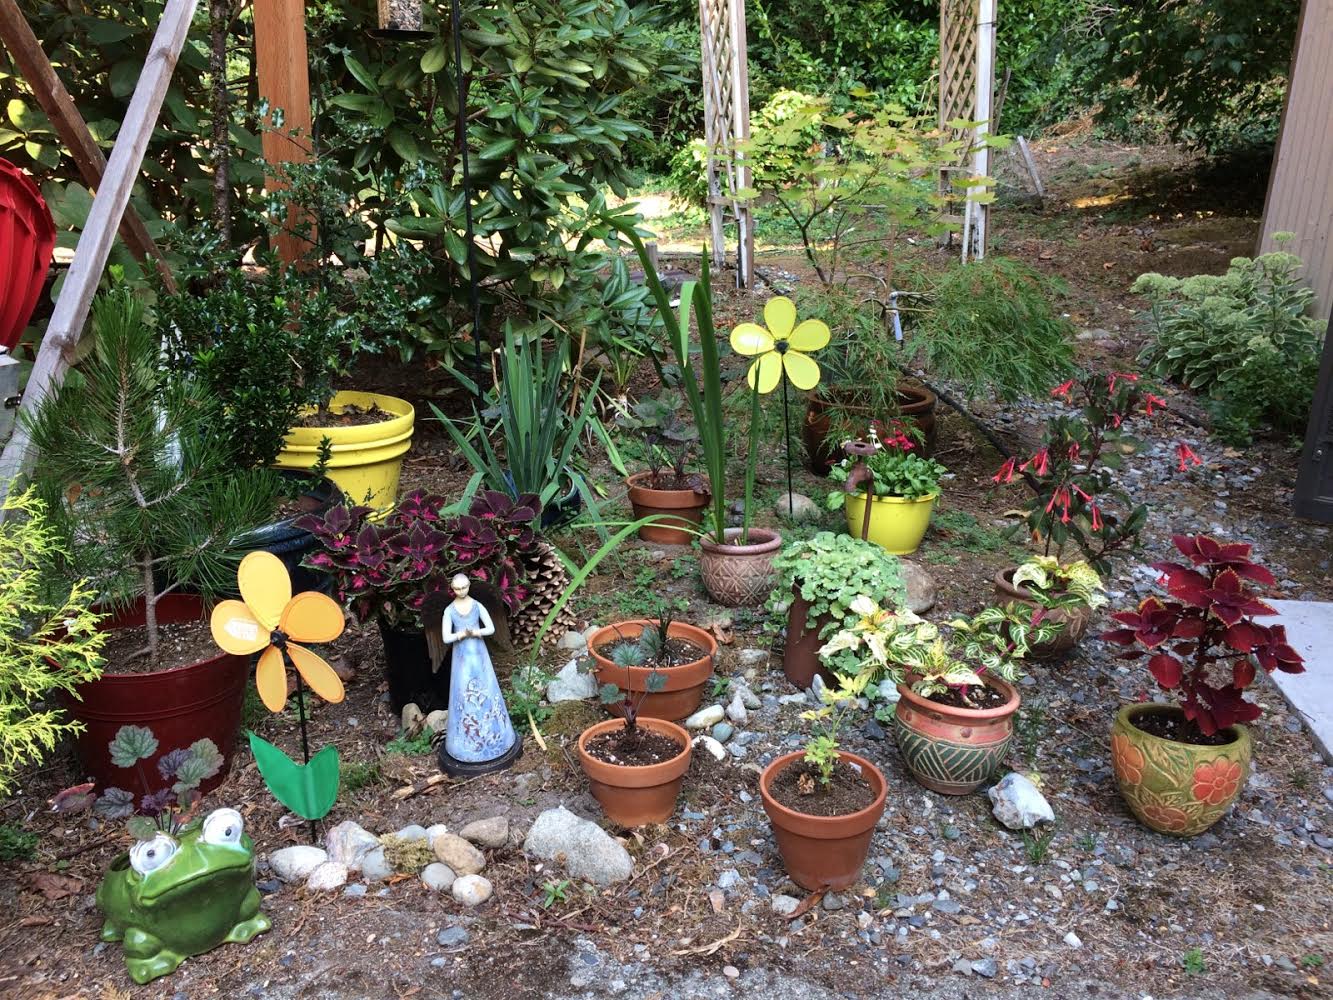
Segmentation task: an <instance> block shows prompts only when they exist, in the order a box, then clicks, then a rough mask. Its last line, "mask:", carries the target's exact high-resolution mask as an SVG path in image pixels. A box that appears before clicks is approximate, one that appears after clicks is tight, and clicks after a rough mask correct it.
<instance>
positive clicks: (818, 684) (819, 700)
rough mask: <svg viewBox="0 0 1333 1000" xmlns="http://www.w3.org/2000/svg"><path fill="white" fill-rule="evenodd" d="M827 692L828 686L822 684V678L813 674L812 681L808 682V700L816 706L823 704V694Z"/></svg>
mask: <svg viewBox="0 0 1333 1000" xmlns="http://www.w3.org/2000/svg"><path fill="white" fill-rule="evenodd" d="M827 690H828V685H827V684H825V683H824V678H823V677H821V676H820V675H819V674H815V676H814V679H813V680H812V681H810V700H811V701H812V702H814V703H815V704H816V705H822V704H824V692H825V691H827Z"/></svg>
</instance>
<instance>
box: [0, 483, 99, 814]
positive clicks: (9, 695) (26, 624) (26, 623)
mask: <svg viewBox="0 0 1333 1000" xmlns="http://www.w3.org/2000/svg"><path fill="white" fill-rule="evenodd" d="M3 512H4V514H5V520H4V521H3V522H0V796H3V795H7V794H8V793H9V792H11V791H12V790H13V782H14V776H15V774H16V773H17V772H18V769H19V768H20V767H21V766H23V765H24V764H30V763H36V762H37V761H40V760H41V759H42V758H43V757H44V756H45V755H46V754H47V753H50V752H51V751H52V750H54V749H55V746H56V742H57V741H58V740H59V739H60V738H61V737H62V736H65V735H66V734H69V733H74V732H77V731H78V729H79V723H77V722H72V721H66V720H65V718H64V717H63V715H62V713H61V712H60V710H59V709H57V708H54V707H52V701H53V699H54V698H55V697H57V696H58V695H60V694H67V695H68V694H73V692H74V689H75V688H76V687H77V686H78V685H80V684H86V683H87V682H89V681H93V680H96V679H97V678H98V677H100V676H101V674H102V668H101V658H100V656H99V650H100V649H101V648H102V643H103V642H105V641H106V634H105V633H104V632H99V631H98V629H97V621H98V616H97V615H96V614H95V613H93V612H92V611H91V610H90V606H91V605H92V603H93V600H94V599H95V597H96V594H95V593H94V591H93V590H92V589H91V588H90V587H88V586H87V584H86V583H84V582H82V581H81V582H78V583H76V584H74V586H73V587H66V588H61V590H60V591H59V592H55V593H53V584H54V580H53V569H54V564H55V562H56V561H57V560H58V559H59V558H60V557H62V556H63V555H64V554H65V553H64V550H63V548H62V543H61V541H60V536H59V532H58V531H57V530H56V528H55V526H54V525H53V524H52V523H51V521H50V520H49V519H48V518H47V514H46V505H45V504H43V503H42V501H41V500H40V499H38V498H37V496H36V495H35V493H34V492H33V491H32V490H31V489H29V490H25V491H24V492H21V493H14V492H11V493H9V494H8V495H7V496H6V497H5V500H4V503H3ZM57 595H58V596H57Z"/></svg>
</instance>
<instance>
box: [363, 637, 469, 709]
mask: <svg viewBox="0 0 1333 1000" xmlns="http://www.w3.org/2000/svg"><path fill="white" fill-rule="evenodd" d="M379 627H380V638H381V640H383V642H384V676H385V678H386V679H387V680H388V682H389V701H390V702H391V703H392V704H393V710H394V711H395V712H399V713H401V712H402V710H403V706H404V705H407V704H409V703H415V704H416V706H417V707H418V708H420V709H421V711H422V712H424V713H427V714H429V713H430V712H433V711H435V710H436V709H437V708H440V709H448V707H449V677H450V673H451V664H450V660H449V651H448V650H447V649H446V650H445V654H444V659H443V660H442V661H441V662H440V669H439V670H432V669H431V665H430V650H429V648H428V647H427V645H426V633H425V632H424V631H423V630H421V629H419V628H410V627H406V626H402V625H392V624H390V623H389V622H387V621H385V620H384V619H383V618H381V619H379Z"/></svg>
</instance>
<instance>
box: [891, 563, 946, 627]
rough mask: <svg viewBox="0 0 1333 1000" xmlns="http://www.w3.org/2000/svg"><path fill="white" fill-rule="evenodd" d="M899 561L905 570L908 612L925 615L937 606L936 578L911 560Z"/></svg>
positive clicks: (904, 579) (904, 581) (904, 580)
mask: <svg viewBox="0 0 1333 1000" xmlns="http://www.w3.org/2000/svg"><path fill="white" fill-rule="evenodd" d="M899 561H900V562H901V563H902V568H903V583H904V584H906V586H907V610H909V611H911V612H912V613H914V614H918V615H924V614H925V613H926V612H927V611H929V610H930V609H931V608H933V607H934V606H935V600H936V593H937V591H936V587H935V578H934V577H933V576H931V575H930V574H929V573H928V572H926V570H925V569H923V568H922V567H921V566H920V565H919V564H918V563H915V562H913V561H912V560H911V559H902V560H899Z"/></svg>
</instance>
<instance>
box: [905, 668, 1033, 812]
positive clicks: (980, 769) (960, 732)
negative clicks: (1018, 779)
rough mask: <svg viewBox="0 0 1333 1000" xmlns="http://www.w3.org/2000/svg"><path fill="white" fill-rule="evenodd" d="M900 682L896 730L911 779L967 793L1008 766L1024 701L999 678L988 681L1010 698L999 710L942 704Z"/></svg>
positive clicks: (938, 788)
mask: <svg viewBox="0 0 1333 1000" xmlns="http://www.w3.org/2000/svg"><path fill="white" fill-rule="evenodd" d="M912 680H913V678H908V683H905V684H899V685H898V694H899V695H900V696H901V698H900V699H899V701H898V706H897V710H896V711H895V712H894V713H893V733H894V736H895V738H896V739H897V741H898V749H899V750H900V751H902V755H903V760H904V762H906V764H907V769H908V770H909V771H911V772H912V777H913V778H915V779H916V780H917V781H919V782H920V783H921V784H923V785H925V786H926V787H927V788H929V789H930V790H931V791H933V792H940V793H942V794H944V795H968V794H970V793H971V792H975V791H976V790H977V789H978V788H980V787H981V786H982V785H984V784H987V783H988V782H990V781H991V780H992V779H993V778H994V777H995V776H996V774H997V773H998V772H999V771H1000V769H1001V767H1002V766H1003V764H1004V756H1005V754H1006V753H1008V751H1009V741H1010V740H1011V739H1013V735H1014V713H1016V712H1017V711H1018V706H1019V704H1020V701H1021V699H1020V698H1019V697H1018V692H1017V691H1016V690H1014V688H1013V686H1012V685H1010V684H1006V683H1005V682H1004V681H1002V680H1000V679H999V678H998V677H987V678H986V684H987V686H988V687H990V688H992V689H993V690H996V691H999V692H1000V693H1001V694H1003V695H1004V696H1005V702H1004V704H1003V705H1000V706H999V707H997V708H987V709H968V708H955V707H953V706H952V705H941V704H940V703H939V702H935V701H931V700H930V699H929V698H923V697H922V696H921V695H919V694H916V693H915V692H914V691H913V690H912V689H911V687H910V686H909V684H910V683H911V681H912Z"/></svg>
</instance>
